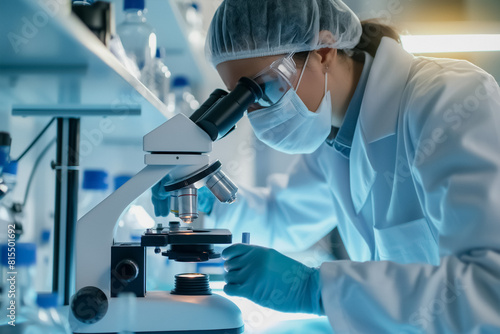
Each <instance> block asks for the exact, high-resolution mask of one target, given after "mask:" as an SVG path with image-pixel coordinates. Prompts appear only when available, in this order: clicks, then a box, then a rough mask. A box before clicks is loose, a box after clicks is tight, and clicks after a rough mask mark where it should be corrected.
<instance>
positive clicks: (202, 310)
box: [70, 114, 243, 333]
mask: <svg viewBox="0 0 500 334" xmlns="http://www.w3.org/2000/svg"><path fill="white" fill-rule="evenodd" d="M144 150H145V151H146V152H155V153H154V154H153V153H151V154H146V156H145V163H146V165H147V166H146V167H145V168H144V169H143V170H142V171H140V172H139V173H138V174H137V175H135V176H134V177H133V178H132V179H130V180H129V181H128V182H127V183H125V184H124V185H123V186H122V187H120V188H119V189H118V190H116V191H115V192H114V193H112V194H111V195H110V196H109V197H108V198H106V199H105V200H104V201H103V202H101V203H100V204H99V205H97V206H96V207H95V208H94V209H93V210H91V211H90V212H89V213H88V214H87V215H85V216H84V217H82V218H81V219H80V220H79V221H78V224H77V232H76V238H77V239H76V277H75V279H76V291H77V292H78V291H79V290H80V289H82V288H85V287H96V288H98V289H99V290H101V291H102V292H103V294H104V296H103V295H102V294H101V295H99V296H97V297H96V296H91V295H87V296H85V297H84V299H86V300H87V302H83V303H80V304H79V305H77V306H76V307H77V308H79V309H78V312H79V313H80V314H85V313H88V314H89V315H92V314H95V315H97V313H99V312H101V313H103V312H104V314H99V315H97V317H96V318H95V319H97V318H99V317H102V318H101V319H99V320H97V321H95V319H94V320H91V321H88V322H87V323H84V322H82V321H80V320H78V319H77V318H75V315H74V312H70V320H71V325H72V329H73V332H75V333H116V332H119V331H120V326H121V323H123V322H124V317H126V315H124V314H123V306H121V305H120V302H121V299H120V298H113V297H111V284H112V282H111V281H112V280H111V275H110V272H111V270H112V268H111V255H112V254H111V249H112V245H113V236H114V233H115V231H116V228H117V223H118V221H119V218H120V216H121V214H122V213H123V211H124V210H125V209H126V208H127V206H128V205H129V204H130V203H131V202H132V201H134V200H135V199H136V198H137V197H139V196H140V195H141V194H142V193H143V192H145V191H146V190H148V189H149V188H151V187H152V186H153V185H155V184H156V183H157V182H158V181H160V180H161V179H162V178H163V177H165V176H166V175H167V174H168V175H170V176H171V177H172V179H182V178H184V177H186V176H188V175H191V174H193V173H194V172H196V171H198V170H200V169H203V168H205V167H206V166H207V165H208V164H209V157H208V155H206V154H204V153H208V152H210V151H211V150H212V140H211V139H210V137H209V136H208V135H207V134H206V133H205V132H204V131H203V130H202V129H200V128H199V127H198V126H196V125H195V124H194V123H193V122H192V121H191V120H189V119H188V118H187V117H186V116H184V115H182V114H179V115H177V116H175V117H173V118H172V119H170V120H169V121H168V122H166V123H164V124H163V125H161V126H160V127H159V128H157V129H155V130H154V131H152V132H151V133H149V134H148V135H146V136H145V137H144ZM162 152H176V153H173V154H172V153H162ZM192 152H196V154H192ZM95 291H97V290H95ZM94 297H96V298H97V299H93V298H94ZM104 297H105V299H106V301H107V310H105V311H103V308H104V306H102V305H99V304H100V303H102V302H103V298H104ZM135 303H136V306H135V309H136V313H135V314H134V317H135V319H133V321H131V323H132V326H133V328H130V329H129V330H130V331H133V332H136V333H141V332H147V333H169V332H176V331H186V333H189V332H190V331H208V330H212V331H214V330H221V331H220V333H240V332H242V330H243V322H242V319H241V313H240V310H239V309H238V308H237V307H236V306H235V305H234V304H233V303H232V302H230V301H229V300H227V299H225V298H223V297H221V296H219V295H208V296H204V295H202V296H179V295H172V294H170V292H168V291H151V292H147V294H146V295H145V296H144V297H138V298H137V299H136V301H135ZM94 321H95V322H94ZM127 321H129V320H127ZM129 322H130V321H129ZM197 333H198V332H197ZM211 333H212V332H211ZM214 333H215V332H214Z"/></svg>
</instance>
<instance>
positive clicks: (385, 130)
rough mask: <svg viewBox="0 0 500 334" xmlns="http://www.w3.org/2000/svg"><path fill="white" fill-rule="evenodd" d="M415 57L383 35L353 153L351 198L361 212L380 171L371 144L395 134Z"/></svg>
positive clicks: (350, 171) (351, 155)
mask: <svg viewBox="0 0 500 334" xmlns="http://www.w3.org/2000/svg"><path fill="white" fill-rule="evenodd" d="M413 59H414V57H413V56H412V55H410V54H408V53H407V52H406V51H404V50H403V48H402V47H401V45H399V44H398V43H397V42H396V41H394V40H393V39H390V38H387V37H385V38H383V39H382V42H381V44H380V47H379V49H378V51H377V55H376V56H375V59H374V61H373V65H372V68H371V70H370V75H369V77H368V83H367V86H366V90H365V95H364V96H363V102H362V104H361V111H360V114H359V120H358V124H357V126H356V131H355V134H354V139H353V143H352V148H351V153H350V166H349V173H350V181H351V197H352V201H353V204H354V208H355V210H356V214H359V212H360V211H361V209H362V208H363V206H364V204H365V202H366V200H367V198H368V195H369V194H370V191H371V189H372V186H373V183H374V182H375V179H376V176H377V171H376V169H375V168H374V166H375V164H374V159H384V157H380V156H371V154H370V153H371V152H370V144H373V143H374V142H376V141H379V140H381V139H383V138H386V137H388V136H390V135H394V134H395V133H396V125H397V119H398V114H399V109H400V104H401V99H402V96H403V91H404V89H405V86H406V82H407V80H408V75H409V73H410V66H411V63H412V60H413Z"/></svg>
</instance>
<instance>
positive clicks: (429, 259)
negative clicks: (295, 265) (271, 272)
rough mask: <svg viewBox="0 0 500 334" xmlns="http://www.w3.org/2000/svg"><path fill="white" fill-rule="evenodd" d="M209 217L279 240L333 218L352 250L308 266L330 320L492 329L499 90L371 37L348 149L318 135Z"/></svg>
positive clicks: (499, 273) (498, 268) (378, 329)
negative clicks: (370, 58)
mask: <svg viewBox="0 0 500 334" xmlns="http://www.w3.org/2000/svg"><path fill="white" fill-rule="evenodd" d="M209 221H212V224H216V225H217V226H224V227H228V228H230V229H232V230H233V232H234V233H235V234H236V233H239V232H241V231H249V232H252V241H253V243H257V244H262V245H266V246H272V247H276V248H278V249H280V250H292V249H294V248H295V249H297V248H306V247H308V246H310V245H312V244H313V243H314V242H315V241H317V240H318V239H320V238H321V237H322V236H324V235H325V234H326V233H328V232H329V231H330V230H331V229H332V228H333V227H334V226H338V227H339V231H340V234H341V236H342V239H343V240H344V242H345V245H346V248H347V250H348V252H349V255H350V257H351V259H352V260H353V261H336V262H327V263H324V264H322V265H321V268H320V271H321V279H322V286H323V287H322V301H323V305H324V309H325V312H326V315H327V316H328V318H329V320H330V323H331V325H332V327H333V329H334V330H335V332H336V333H499V332H500V89H499V87H498V85H497V83H496V82H495V80H494V79H493V78H492V77H491V76H490V75H488V74H487V73H485V72H484V71H482V70H481V69H479V68H477V67H475V66H473V65H471V64H470V63H468V62H464V61H456V60H448V59H430V58H424V57H413V56H412V55H410V54H408V53H406V52H405V51H404V50H403V49H402V48H401V47H400V46H399V45H398V44H397V43H396V42H394V41H393V40H391V39H389V38H384V39H383V40H382V43H381V46H380V48H379V50H378V53H377V56H376V57H375V59H374V62H373V65H372V69H371V72H370V75H369V78H368V83H367V87H366V91H365V95H364V97H363V103H362V107H361V112H360V116H359V119H358V124H357V127H356V131H355V135H354V140H353V144H352V149H351V154H350V159H349V160H347V159H345V158H343V157H342V156H341V155H340V154H338V153H337V152H336V151H335V150H334V149H333V148H331V147H329V146H328V145H326V144H324V145H323V146H322V147H321V148H320V149H319V150H318V151H316V152H315V153H313V154H310V155H305V156H303V157H301V159H300V160H299V162H298V163H297V164H296V165H294V166H293V168H292V170H291V171H290V173H289V174H288V175H277V176H273V177H272V178H270V181H269V187H268V188H266V189H242V191H241V194H240V201H239V202H238V203H236V204H234V205H233V206H226V205H221V204H218V203H217V204H215V206H214V209H213V211H212V214H211V216H210V218H209ZM290 245H291V247H290Z"/></svg>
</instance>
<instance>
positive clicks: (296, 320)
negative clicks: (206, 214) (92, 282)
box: [0, 0, 500, 333]
mask: <svg viewBox="0 0 500 334" xmlns="http://www.w3.org/2000/svg"><path fill="white" fill-rule="evenodd" d="M221 2H222V1H220V0H199V1H188V0H145V1H140V0H111V1H109V2H96V1H92V0H85V1H73V3H71V1H67V0H46V1H43V0H38V1H37V0H15V1H11V0H0V132H2V134H1V136H0V139H1V143H0V150H2V151H1V152H0V163H1V165H0V170H1V171H2V174H1V182H0V242H1V243H2V244H3V245H7V242H8V240H11V239H12V235H13V234H15V243H16V244H18V246H19V249H18V251H17V252H18V256H23V257H24V259H23V260H19V259H18V261H24V262H19V263H18V266H19V267H18V269H19V272H18V276H17V277H18V280H17V281H16V288H17V289H18V290H17V293H18V294H21V295H23V296H22V298H33V299H36V293H39V297H38V305H34V306H33V307H34V308H37V309H40V310H42V309H43V310H51V309H52V310H58V312H59V314H60V315H62V318H61V319H59V318H57V316H54V315H53V314H52V315H50V312H49V313H48V314H49V315H50V316H49V318H51V319H52V320H50V321H48V320H47V321H46V322H45V323H43V321H42V320H40V322H41V323H42V324H40V326H47V327H41V328H49V329H46V331H42V332H40V333H70V332H73V330H71V329H68V327H67V324H65V323H64V322H65V321H67V319H66V318H68V312H69V311H68V309H67V307H66V308H64V306H63V305H64V304H66V305H68V303H69V298H70V297H71V296H72V294H74V293H75V291H74V290H73V291H72V289H74V280H75V277H74V275H75V274H74V270H75V268H74V259H73V256H75V254H71V251H70V250H71V249H73V251H75V250H74V247H75V246H74V243H75V240H74V239H72V238H71V237H68V236H71V235H72V234H73V235H74V231H68V230H66V228H67V226H66V225H64V224H63V222H65V223H66V222H67V220H68V219H69V218H68V217H70V216H71V215H73V216H76V217H77V219H80V218H81V217H83V216H84V215H85V214H86V213H87V212H89V211H90V210H91V209H93V208H94V207H95V206H96V205H97V204H99V203H100V202H101V201H103V200H104V199H105V198H106V197H107V196H109V195H110V194H112V193H113V192H114V191H115V190H117V189H118V188H120V187H121V186H122V185H123V184H125V183H126V182H127V181H129V180H130V179H131V178H132V177H134V175H136V174H137V173H139V172H140V171H141V170H142V169H143V168H144V167H145V162H144V159H145V157H144V156H145V154H147V152H145V150H144V145H146V144H145V143H146V141H145V139H144V136H145V135H147V134H149V133H151V132H152V131H153V130H154V129H156V128H158V127H159V126H160V125H162V124H163V123H165V122H166V121H167V120H169V119H172V118H173V117H175V116H176V115H179V114H184V115H185V116H187V117H190V116H191V115H193V113H194V112H195V111H196V110H198V109H199V108H200V107H201V105H202V104H203V102H204V101H206V100H207V99H208V98H209V96H210V94H211V93H212V92H213V91H214V90H215V89H217V88H220V89H224V90H227V87H225V86H224V83H223V82H222V81H221V79H220V78H219V76H218V74H217V72H216V71H215V69H214V68H213V67H211V65H210V64H209V63H208V62H207V61H206V60H205V55H204V46H205V37H206V34H207V30H208V27H209V24H210V21H211V18H212V16H213V14H214V13H215V11H216V9H217V7H218V6H219V5H220V3H221ZM345 3H346V4H347V5H348V6H349V7H350V8H351V9H352V10H353V11H354V12H355V13H356V14H357V15H358V16H359V17H360V19H370V18H379V19H380V20H381V21H382V22H383V23H386V24H391V25H394V26H395V27H396V28H397V29H398V30H399V31H400V32H401V34H402V43H403V47H404V48H405V49H406V50H407V51H408V52H410V53H413V54H415V55H423V56H429V57H440V58H455V59H464V60H468V61H470V62H472V63H473V64H475V65H477V66H479V67H481V68H483V69H484V70H485V71H487V72H488V73H490V74H492V75H493V76H494V77H495V79H496V80H497V82H500V1H498V0H418V1H415V0H413V1H412V0H345ZM91 8H92V9H91ZM70 12H73V13H70ZM75 152H78V153H76V154H75ZM210 158H211V161H216V160H219V161H220V163H221V164H222V169H223V170H224V173H225V175H227V176H228V177H229V178H230V179H231V180H232V181H233V182H234V184H235V185H242V186H265V185H266V180H267V178H268V177H269V175H271V174H273V173H284V172H286V171H287V168H288V167H289V166H290V165H291V164H292V163H293V161H295V160H296V159H297V158H298V156H297V155H287V154H284V153H280V152H277V151H274V150H272V149H271V148H269V147H267V146H266V145H265V144H263V143H262V142H260V141H259V140H258V139H257V138H256V137H255V135H254V134H253V132H252V129H251V126H250V124H249V122H248V120H247V118H246V117H243V118H242V119H241V120H240V121H239V122H238V124H237V128H236V129H235V130H234V131H232V132H231V133H229V134H228V135H227V136H226V137H224V138H222V139H220V140H218V141H216V142H214V144H213V151H212V152H211V153H210ZM141 193H142V192H141ZM75 195H76V196H77V197H75ZM139 195H140V196H139ZM305 195H306V194H305ZM137 196H139V197H137V198H136V199H133V200H131V201H129V202H128V203H126V206H125V207H126V210H125V211H124V212H123V214H122V215H121V216H120V218H119V221H118V223H117V226H116V229H115V230H114V233H115V238H116V239H120V241H127V242H137V241H139V242H140V240H141V235H142V234H143V233H144V232H145V231H146V230H147V229H155V228H157V227H158V224H162V225H163V226H168V225H169V222H170V221H174V220H176V217H175V216H174V215H170V216H169V217H167V218H165V217H160V218H157V217H156V216H155V213H154V208H153V205H152V203H151V190H150V189H144V192H143V193H142V194H137ZM76 198H77V203H76V204H75V205H73V206H71V205H68V203H67V202H68V201H71V200H73V199H76ZM123 198H126V196H125V195H123ZM124 200H125V199H124ZM68 208H70V212H68ZM71 210H77V212H76V213H75V212H73V211H71ZM177 220H178V219H177ZM193 224H194V226H195V228H197V229H202V228H203V213H200V217H199V218H198V219H197V220H196V222H194V223H193ZM14 225H15V228H9V226H14ZM68 226H69V225H68ZM95 226H96V227H97V228H96V229H95V230H94V231H92V233H93V234H94V236H92V234H88V240H86V241H85V242H87V243H88V244H89V245H92V244H93V243H97V242H99V240H101V238H100V237H99V235H100V234H101V233H102V231H101V229H100V228H99V227H98V226H99V224H95ZM77 237H78V236H77ZM241 238H242V236H241V235H233V236H232V242H233V243H235V242H241V241H242V239H241ZM250 238H251V236H250ZM23 244H25V245H24V246H23ZM226 246H227V245H226ZM109 247H111V245H109ZM224 247H225V246H224V244H218V245H215V251H220V250H221V249H222V248H224ZM155 250H156V249H155V248H154V247H149V248H147V254H146V255H145V257H146V259H147V274H146V275H147V277H146V278H145V281H144V282H143V284H144V285H145V286H146V290H147V291H153V290H163V291H170V290H171V289H173V288H174V284H175V282H174V276H175V275H176V274H179V273H202V274H207V275H210V288H211V289H212V293H214V294H218V295H221V296H224V293H223V292H222V287H223V285H224V282H223V261H222V260H220V259H214V260H211V261H208V262H175V261H172V260H168V259H166V258H165V257H163V256H161V255H160V254H157V252H155ZM5 251H6V252H7V250H5ZM21 254H22V255H21ZM287 255H289V256H291V257H293V258H295V259H298V260H300V261H303V262H304V263H306V264H307V265H309V266H319V265H320V264H321V263H322V262H324V261H331V260H348V256H347V253H346V252H345V249H344V247H343V245H342V241H341V240H340V237H339V234H338V232H337V231H336V230H333V231H331V232H330V233H329V234H328V235H327V236H326V237H324V238H323V239H322V240H320V241H319V242H318V243H317V244H316V245H314V246H313V247H312V248H311V249H309V250H307V251H305V252H300V253H287ZM77 256H78V255H77ZM95 260H96V261H97V259H95ZM24 272H25V273H24ZM8 273H9V268H8V263H2V282H1V284H0V287H1V288H2V299H1V300H2V304H1V307H2V310H1V314H2V319H0V326H1V327H0V328H3V329H1V330H0V332H2V333H21V332H20V331H19V332H16V331H12V330H13V329H12V328H10V329H9V328H8V325H7V324H6V322H7V321H8V315H9V314H8V312H9V311H8V310H7V311H6V307H7V306H6V305H8V304H5V303H6V302H7V303H8V297H7V292H8V291H9V282H8V281H7V278H8ZM21 273H23V274H21ZM22 275H23V276H22ZM21 276H22V277H21ZM55 276H57V277H55ZM65 289H66V290H67V291H66V290H65ZM68 289H69V290H68ZM54 291H57V292H58V294H57V295H53V294H50V293H52V292H54ZM61 291H63V292H61ZM117 298H119V299H120V302H121V304H120V305H121V306H120V307H122V309H121V311H116V312H118V313H120V314H121V315H122V316H116V319H115V322H116V323H117V324H116V327H115V328H114V329H113V332H116V333H133V331H131V329H130V328H137V327H134V326H135V324H132V323H129V322H133V321H137V319H134V316H133V314H134V313H135V312H138V311H137V308H140V307H141V305H142V304H139V303H137V299H140V297H134V296H131V295H130V294H123V295H122V296H121V297H117ZM224 298H228V299H230V300H231V301H232V302H233V303H234V304H235V305H237V307H238V308H239V310H241V317H242V321H243V323H244V329H245V333H329V332H331V329H330V327H329V324H328V321H327V320H326V318H325V317H318V316H314V315H306V314H289V313H281V312H277V311H273V310H271V309H267V308H264V307H261V306H257V305H256V304H253V303H252V302H250V301H248V300H246V299H243V298H237V297H228V296H224ZM110 310H111V308H110V309H109V310H108V312H109V311H110ZM148 310H149V309H148ZM232 311H234V310H232V309H231V310H228V311H227V312H232ZM6 312H7V314H6ZM22 312H23V311H22V310H21V309H17V319H18V321H22V319H23V316H22ZM151 312H153V313H154V312H158V313H156V315H155V319H156V320H155V321H156V322H158V323H162V322H165V323H168V321H169V319H168V318H169V314H161V313H160V311H159V310H156V311H155V309H154V308H151ZM196 312H197V309H192V310H191V309H185V313H191V316H192V320H191V321H194V322H196V321H197V320H196V317H197V315H196V314H197V313H196ZM202 312H203V311H202ZM129 315H131V316H129ZM214 317H217V315H214ZM224 317H230V315H229V314H227V315H222V316H221V319H212V321H214V322H216V323H223V322H224V321H225V320H224V319H222V318H224ZM202 318H203V317H202ZM186 319H189V318H186ZM199 321H204V320H203V319H201V320H199ZM186 322H189V321H186ZM159 327H161V326H159ZM4 330H5V332H4ZM9 330H10V332H9ZM78 332H79V333H80V332H81V333H89V332H87V331H84V330H82V331H78ZM95 332H98V331H95ZM193 332H194V331H193ZM99 333H104V331H102V332H99ZM148 333H153V331H150V332H148ZM158 333H160V331H158ZM162 333H168V331H167V329H165V330H164V331H163V332H162ZM176 333H177V332H176ZM186 333H189V331H186ZM196 333H198V332H196ZM200 333H201V332H200Z"/></svg>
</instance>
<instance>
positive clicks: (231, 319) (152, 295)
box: [69, 291, 244, 334]
mask: <svg viewBox="0 0 500 334" xmlns="http://www.w3.org/2000/svg"><path fill="white" fill-rule="evenodd" d="M108 302H109V306H108V310H107V312H106V315H105V316H104V318H103V319H101V320H100V321H98V322H96V323H95V324H84V323H82V322H80V321H78V320H77V319H75V318H74V316H73V314H72V313H71V312H70V315H69V319H70V324H71V328H72V331H73V333H75V334H90V333H95V334H97V333H99V334H115V333H121V332H122V331H125V330H127V331H130V332H132V333H138V334H139V333H141V334H167V333H168V334H180V333H182V334H194V333H196V334H205V333H206V334H217V333H220V334H222V333H224V334H240V333H243V329H244V328H243V320H242V318H241V311H240V310H239V308H238V307H237V306H236V305H235V304H233V303H232V302H231V301H229V300H228V299H226V298H224V297H222V296H219V295H215V294H214V295H210V296H180V295H172V294H170V292H167V291H149V292H148V293H147V295H146V297H140V298H135V299H134V304H135V305H134V306H133V308H134V309H133V310H130V309H127V306H126V305H125V303H126V302H125V301H124V299H121V298H110V299H109V300H108ZM131 317H133V318H132V319H131Z"/></svg>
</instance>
